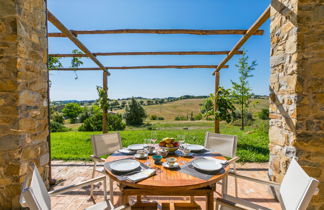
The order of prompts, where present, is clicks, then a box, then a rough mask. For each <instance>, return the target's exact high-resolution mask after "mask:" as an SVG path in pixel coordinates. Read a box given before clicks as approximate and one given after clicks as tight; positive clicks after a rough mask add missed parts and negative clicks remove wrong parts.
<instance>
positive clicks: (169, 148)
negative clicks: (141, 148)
mask: <svg viewBox="0 0 324 210" xmlns="http://www.w3.org/2000/svg"><path fill="white" fill-rule="evenodd" d="M160 148H161V149H164V150H167V151H168V152H169V153H172V152H175V151H177V150H178V149H179V147H160Z"/></svg>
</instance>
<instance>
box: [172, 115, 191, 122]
mask: <svg viewBox="0 0 324 210" xmlns="http://www.w3.org/2000/svg"><path fill="white" fill-rule="evenodd" d="M174 120H176V121H184V120H188V117H186V116H176V117H175V118H174Z"/></svg>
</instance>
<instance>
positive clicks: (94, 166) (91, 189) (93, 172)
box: [90, 162, 96, 197]
mask: <svg viewBox="0 0 324 210" xmlns="http://www.w3.org/2000/svg"><path fill="white" fill-rule="evenodd" d="M95 173H96V162H94V164H93V171H92V178H94V177H95ZM90 197H93V184H91V188H90Z"/></svg>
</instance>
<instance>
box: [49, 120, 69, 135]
mask: <svg viewBox="0 0 324 210" xmlns="http://www.w3.org/2000/svg"><path fill="white" fill-rule="evenodd" d="M50 127H51V132H66V131H69V130H70V129H69V128H67V127H65V126H64V125H63V124H62V123H58V122H56V121H53V120H51V124H50Z"/></svg>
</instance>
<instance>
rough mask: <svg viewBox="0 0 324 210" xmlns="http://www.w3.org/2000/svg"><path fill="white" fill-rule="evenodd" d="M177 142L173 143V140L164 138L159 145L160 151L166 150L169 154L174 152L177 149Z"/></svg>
mask: <svg viewBox="0 0 324 210" xmlns="http://www.w3.org/2000/svg"><path fill="white" fill-rule="evenodd" d="M179 146H180V145H179V142H177V141H175V140H174V138H169V137H167V138H164V139H162V141H161V142H160V143H159V147H160V148H161V149H164V150H167V151H168V152H169V153H172V152H175V151H177V150H178V149H179Z"/></svg>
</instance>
